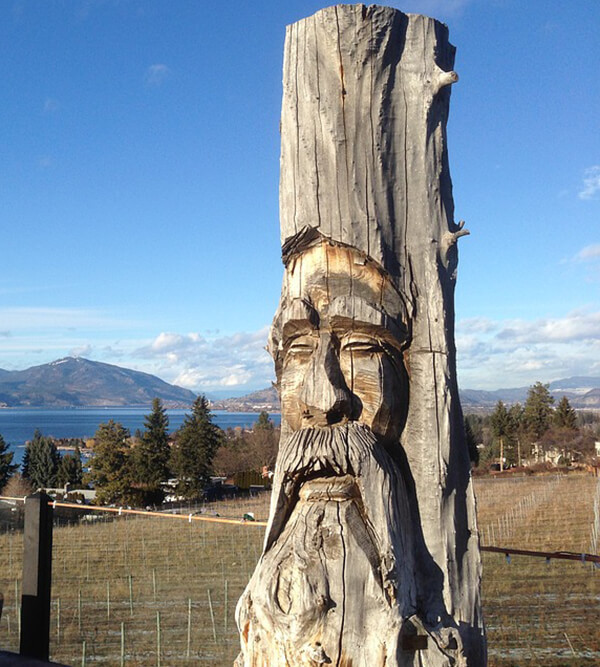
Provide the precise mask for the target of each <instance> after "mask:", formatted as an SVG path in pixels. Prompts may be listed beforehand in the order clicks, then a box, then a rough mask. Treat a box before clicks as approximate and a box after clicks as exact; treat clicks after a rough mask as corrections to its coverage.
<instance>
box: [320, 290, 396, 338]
mask: <svg viewBox="0 0 600 667" xmlns="http://www.w3.org/2000/svg"><path fill="white" fill-rule="evenodd" d="M329 322H330V324H331V326H332V327H334V328H337V327H340V328H342V327H343V328H347V327H348V323H349V322H351V323H352V326H354V327H360V328H361V329H364V330H365V331H367V332H368V330H369V329H373V327H375V328H376V329H377V330H378V333H382V332H384V333H387V334H388V335H387V336H384V337H385V338H392V339H395V341H396V343H398V342H400V343H402V342H404V341H405V340H407V338H408V331H407V330H406V327H405V325H404V323H403V322H401V321H400V322H399V321H398V319H397V318H395V317H392V316H391V315H389V314H388V313H387V312H386V311H385V310H384V309H383V308H378V307H375V306H373V304H371V303H369V302H367V301H365V300H364V299H361V298H360V297H356V296H353V297H347V296H341V297H337V298H336V299H333V301H332V302H331V303H330V304H329Z"/></svg>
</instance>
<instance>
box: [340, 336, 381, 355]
mask: <svg viewBox="0 0 600 667" xmlns="http://www.w3.org/2000/svg"><path fill="white" fill-rule="evenodd" d="M341 348H342V351H343V352H351V353H353V354H377V353H378V352H383V348H382V347H381V343H380V342H379V341H378V340H376V339H375V338H371V337H369V336H356V335H353V336H348V337H347V338H345V339H344V340H342V345H341Z"/></svg>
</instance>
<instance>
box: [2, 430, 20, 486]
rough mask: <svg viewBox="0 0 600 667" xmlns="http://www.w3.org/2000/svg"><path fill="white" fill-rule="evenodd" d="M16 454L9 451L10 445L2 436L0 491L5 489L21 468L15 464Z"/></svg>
mask: <svg viewBox="0 0 600 667" xmlns="http://www.w3.org/2000/svg"><path fill="white" fill-rule="evenodd" d="M14 455H15V453H14V452H11V451H9V450H8V445H7V444H6V442H4V438H3V437H2V436H1V435H0V489H3V488H4V487H5V486H6V484H7V482H8V480H9V479H10V478H11V477H12V476H13V475H14V473H15V472H16V471H17V470H18V468H19V466H18V465H17V464H16V463H13V462H12V460H13V456H14Z"/></svg>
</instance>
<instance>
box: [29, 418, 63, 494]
mask: <svg viewBox="0 0 600 667" xmlns="http://www.w3.org/2000/svg"><path fill="white" fill-rule="evenodd" d="M59 464H60V454H59V453H58V450H57V449H56V445H55V444H54V441H53V440H52V438H47V437H45V436H43V435H42V433H41V432H40V431H39V429H36V430H35V433H34V435H33V439H32V440H31V441H29V442H28V443H27V445H26V447H25V456H24V457H23V477H24V478H26V479H28V480H29V481H30V482H31V484H32V486H33V487H34V488H35V489H39V488H48V487H54V486H55V485H56V473H57V472H58V466H59Z"/></svg>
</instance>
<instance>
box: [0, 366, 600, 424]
mask: <svg viewBox="0 0 600 667" xmlns="http://www.w3.org/2000/svg"><path fill="white" fill-rule="evenodd" d="M549 389H550V393H551V394H552V395H553V396H554V398H555V400H556V402H558V401H559V400H560V398H561V397H562V396H566V397H567V398H568V399H569V402H570V403H571V405H572V406H573V407H574V408H579V409H586V408H587V409H593V410H598V409H600V378H598V377H571V378H564V379H562V380H555V381H554V382H551V383H550V386H549ZM528 390H529V387H516V388H509V389H495V390H493V391H484V390H481V389H463V390H460V397H461V403H462V406H463V410H464V411H465V412H474V411H478V410H481V411H486V410H489V409H491V408H493V407H494V406H495V405H496V403H498V401H499V400H501V401H503V402H504V403H507V404H512V403H517V402H519V403H524V402H525V400H526V398H527V392H528ZM154 397H158V398H160V399H161V400H162V401H163V403H164V405H165V407H168V408H187V407H189V406H190V405H191V404H192V402H193V401H194V399H195V398H196V394H194V392H192V391H190V390H189V389H183V388H182V387H177V386H176V385H172V384H169V383H167V382H164V381H163V380H161V379H160V378H157V377H156V376H155V375H150V374H148V373H141V372H140V371H133V370H130V369H128V368H122V367H121V366H114V365H112V364H105V363H102V362H99V361H90V360H89V359H83V358H81V357H66V358H64V359H58V360H57V361H53V362H51V363H49V364H42V365H40V366H33V367H32V368H28V369H26V370H23V371H7V370H4V369H1V368H0V407H84V406H88V407H95V406H132V407H134V406H140V407H147V406H149V405H150V404H151V403H152V399H153V398H154ZM212 408H213V409H214V410H229V411H232V412H247V411H260V410H266V411H268V412H277V411H278V410H279V397H278V395H277V391H276V389H275V388H274V387H268V388H267V389H262V390H260V391H255V392H252V393H250V394H247V395H245V396H241V397H238V398H228V399H224V400H217V401H213V402H212Z"/></svg>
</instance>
